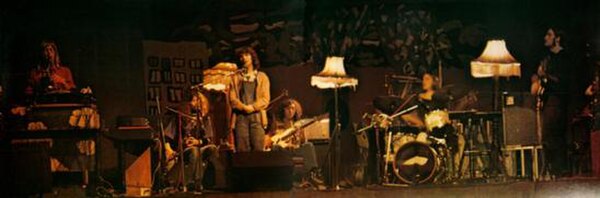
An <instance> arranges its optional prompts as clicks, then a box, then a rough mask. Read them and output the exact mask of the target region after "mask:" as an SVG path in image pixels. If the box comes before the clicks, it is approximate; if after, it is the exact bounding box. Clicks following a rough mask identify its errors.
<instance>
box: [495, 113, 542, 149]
mask: <svg viewBox="0 0 600 198" xmlns="http://www.w3.org/2000/svg"><path fill="white" fill-rule="evenodd" d="M502 111H503V112H502V116H503V121H504V125H503V126H504V127H503V128H504V144H505V145H535V144H537V143H538V141H537V133H536V115H535V111H534V110H533V109H530V108H524V107H518V106H509V107H504V108H503V110H502Z"/></svg>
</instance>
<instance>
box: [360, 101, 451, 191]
mask: <svg viewBox="0 0 600 198" xmlns="http://www.w3.org/2000/svg"><path fill="white" fill-rule="evenodd" d="M409 98H410V97H409ZM406 100H409V99H400V98H399V97H396V96H379V97H376V99H375V101H374V106H375V108H376V109H377V110H378V111H377V113H375V114H372V115H368V114H367V116H364V117H363V119H364V120H363V121H364V124H365V125H366V127H364V128H362V129H359V130H358V132H364V131H367V130H368V129H373V130H372V131H374V132H375V133H376V134H377V135H375V136H374V137H376V138H377V139H378V140H377V141H375V142H376V144H379V142H382V143H384V144H385V145H384V146H383V147H382V146H379V145H376V147H377V148H378V149H377V154H376V155H377V158H376V159H377V161H378V162H377V164H378V165H379V166H378V167H377V171H376V172H378V173H379V179H378V181H380V182H381V183H382V184H384V185H392V186H396V185H419V184H443V183H450V182H454V181H456V180H457V179H459V175H460V174H459V173H458V172H460V171H459V169H458V168H457V167H459V165H455V161H456V160H454V159H455V158H456V155H462V153H461V152H459V150H458V149H455V148H454V147H456V146H457V145H456V144H457V142H456V140H457V138H462V134H459V133H457V132H456V130H453V129H454V128H453V126H452V122H451V119H450V115H449V112H448V110H447V109H436V110H430V111H428V112H427V113H425V115H424V116H419V115H417V112H416V111H415V109H417V108H419V107H418V106H417V105H415V106H413V107H409V108H404V109H403V107H404V106H406V104H407V103H408V102H404V104H403V102H402V101H406ZM402 109H403V110H402ZM400 110H401V111H400ZM392 113H395V114H393V115H391V116H388V114H392ZM400 115H402V116H400ZM415 119H416V120H417V122H416V123H420V125H415V124H414V123H415V122H411V121H412V120H415ZM372 131H370V132H372ZM379 133H383V134H385V135H382V136H380V135H379ZM382 137H383V138H382ZM453 137H454V138H453ZM379 139H383V140H379ZM382 149H383V150H382ZM459 159H460V158H459Z"/></svg>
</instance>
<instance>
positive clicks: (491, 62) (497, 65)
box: [471, 40, 521, 78]
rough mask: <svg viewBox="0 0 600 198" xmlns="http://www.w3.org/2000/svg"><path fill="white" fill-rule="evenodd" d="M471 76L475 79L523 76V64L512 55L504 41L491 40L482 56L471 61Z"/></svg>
mask: <svg viewBox="0 0 600 198" xmlns="http://www.w3.org/2000/svg"><path fill="white" fill-rule="evenodd" d="M471 75H472V76H473V77H475V78H487V77H494V76H496V77H510V76H521V64H520V63H519V62H517V60H515V58H514V57H513V56H512V55H510V52H508V50H507V49H506V43H505V42H504V40H490V41H488V42H487V45H486V46H485V49H484V50H483V53H481V56H479V58H477V59H475V60H473V61H471Z"/></svg>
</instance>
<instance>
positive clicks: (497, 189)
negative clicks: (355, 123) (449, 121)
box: [158, 177, 600, 198]
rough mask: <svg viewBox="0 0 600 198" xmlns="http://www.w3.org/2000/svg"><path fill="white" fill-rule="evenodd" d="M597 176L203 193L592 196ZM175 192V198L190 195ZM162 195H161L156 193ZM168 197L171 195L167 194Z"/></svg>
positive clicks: (598, 186)
mask: <svg viewBox="0 0 600 198" xmlns="http://www.w3.org/2000/svg"><path fill="white" fill-rule="evenodd" d="M599 194H600V179H595V178H581V177H579V178H565V179H559V180H557V181H547V182H531V181H515V182H507V183H500V184H470V185H467V184H456V185H438V186H417V187H383V186H369V187H355V188H351V189H343V190H340V191H313V190H301V189H300V190H299V189H293V190H291V191H278V192H249V193H224V192H210V191H209V192H206V193H205V194H203V195H202V196H206V197H216V198H217V197H244V198H251V197H329V198H336V197H340V198H341V197H376V198H382V197H596V196H597V195H599ZM192 196H194V195H191V194H189V195H187V194H178V195H176V196H175V197H192ZM158 197H162V196H158ZM169 197H171V196H169Z"/></svg>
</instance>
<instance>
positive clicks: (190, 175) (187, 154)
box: [168, 144, 222, 184]
mask: <svg viewBox="0 0 600 198" xmlns="http://www.w3.org/2000/svg"><path fill="white" fill-rule="evenodd" d="M183 156H184V157H183V161H184V179H185V183H186V184H189V183H195V184H202V180H203V179H204V170H205V169H206V165H205V164H204V161H209V162H211V163H213V165H214V166H215V167H217V166H222V165H221V163H220V162H219V161H218V158H219V152H218V149H217V147H216V146H215V145H212V144H209V145H206V146H202V147H198V146H192V147H188V148H186V149H185V150H184V151H183ZM180 167H181V161H180V160H177V162H175V165H174V166H173V168H172V169H171V171H169V176H168V177H169V178H170V179H171V180H173V181H179V179H178V178H177V177H178V176H179V174H180V170H181V168H180Z"/></svg>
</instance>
